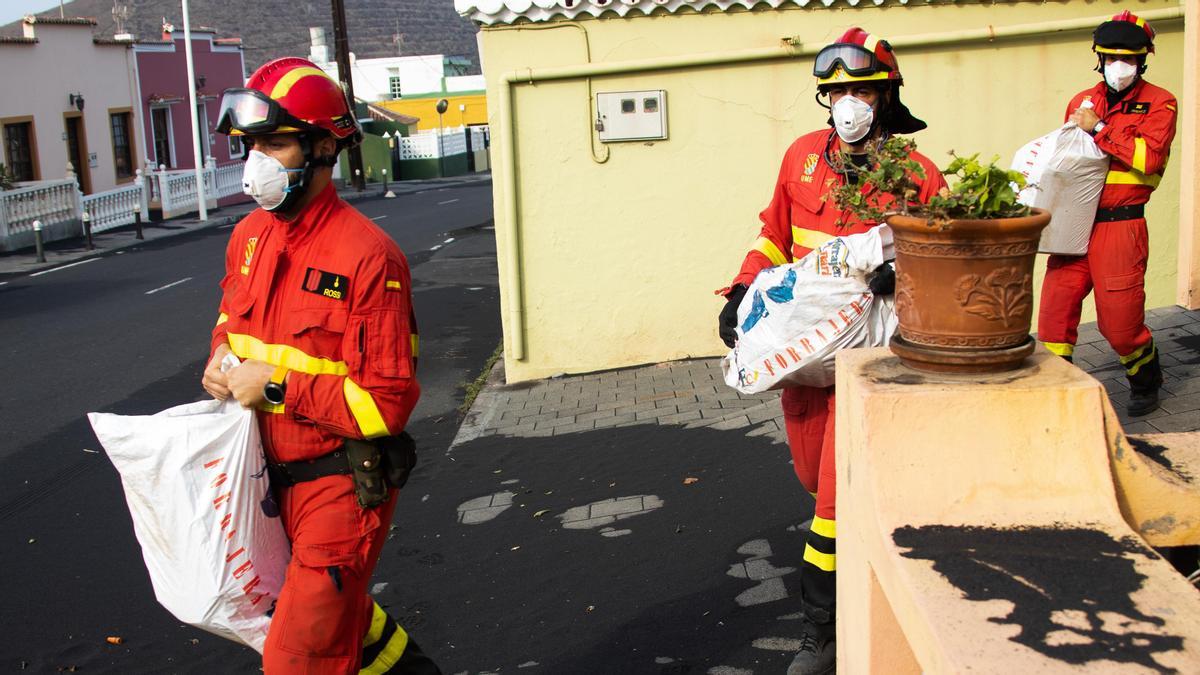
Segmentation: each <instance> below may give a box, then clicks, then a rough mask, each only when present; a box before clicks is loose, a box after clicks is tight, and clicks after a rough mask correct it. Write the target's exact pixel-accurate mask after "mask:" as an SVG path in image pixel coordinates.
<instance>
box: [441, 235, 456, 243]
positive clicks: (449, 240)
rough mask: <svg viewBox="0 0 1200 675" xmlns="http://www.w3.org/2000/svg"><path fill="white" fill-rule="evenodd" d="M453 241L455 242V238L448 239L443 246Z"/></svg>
mask: <svg viewBox="0 0 1200 675" xmlns="http://www.w3.org/2000/svg"><path fill="white" fill-rule="evenodd" d="M452 241H454V237H450V238H449V239H447V240H446V241H443V242H442V243H443V244H449V243H450V242H452Z"/></svg>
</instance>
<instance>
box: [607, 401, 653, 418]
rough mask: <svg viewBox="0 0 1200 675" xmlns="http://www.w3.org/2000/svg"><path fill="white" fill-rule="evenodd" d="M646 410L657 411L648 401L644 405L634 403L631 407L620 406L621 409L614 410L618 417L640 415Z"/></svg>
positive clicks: (651, 402)
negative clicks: (632, 414)
mask: <svg viewBox="0 0 1200 675" xmlns="http://www.w3.org/2000/svg"><path fill="white" fill-rule="evenodd" d="M597 408H599V406H597ZM647 410H657V408H656V407H655V405H654V401H648V402H646V403H635V404H633V405H627V406H622V407H619V408H616V411H617V414H618V415H628V414H630V413H640V412H645V411H647Z"/></svg>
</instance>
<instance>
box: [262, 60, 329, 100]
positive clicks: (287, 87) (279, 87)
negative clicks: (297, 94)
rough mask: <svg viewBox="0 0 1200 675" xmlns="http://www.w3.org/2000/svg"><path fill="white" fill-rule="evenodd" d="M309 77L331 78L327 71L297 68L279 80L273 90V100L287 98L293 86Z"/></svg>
mask: <svg viewBox="0 0 1200 675" xmlns="http://www.w3.org/2000/svg"><path fill="white" fill-rule="evenodd" d="M309 75H319V76H321V77H326V78H327V77H329V76H328V75H326V74H325V71H323V70H321V69H320V68H297V69H295V70H289V71H288V73H287V74H286V75H284V76H283V77H281V78H279V81H278V82H276V83H275V86H274V87H272V88H271V98H273V99H279V98H280V97H282V96H287V93H288V92H289V91H291V90H292V86H293V85H295V84H296V82H298V81H299V80H300V78H302V77H307V76H309Z"/></svg>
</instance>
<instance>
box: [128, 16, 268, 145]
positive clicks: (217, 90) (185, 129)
mask: <svg viewBox="0 0 1200 675" xmlns="http://www.w3.org/2000/svg"><path fill="white" fill-rule="evenodd" d="M172 35H173V39H172V40H171V41H170V42H169V43H165V44H140V45H137V46H136V47H135V48H134V51H135V53H136V54H137V69H138V82H139V86H140V91H139V94H138V98H139V101H140V104H141V106H142V112H141V115H142V118H143V123H142V132H141V133H142V137H141V138H140V139H139V147H144V148H145V151H144V152H143V153H142V155H141V156H140V157H141V158H142V160H141V161H144V162H146V163H154V164H166V165H167V167H168V168H172V169H191V168H195V166H196V163H195V160H194V157H195V155H194V153H195V146H196V143H195V141H194V138H195V137H194V135H193V134H192V118H191V111H190V104H189V102H188V81H187V55H186V53H185V46H184V41H183V31H175V32H174V33H173V34H172ZM192 58H193V60H194V61H195V70H196V78H197V79H199V78H200V77H203V78H204V85H203V86H202V87H200V88H199V89H198V90H197V92H196V95H197V103H201V102H202V103H203V104H204V107H205V119H204V120H202V122H203V123H204V125H205V128H206V130H207V137H208V147H206V148H201V151H202V153H203V156H204V157H209V156H211V157H214V158H216V160H217V163H218V164H226V163H228V162H229V161H230V160H231V159H233V158H231V157H230V153H229V139H228V138H227V137H226V136H223V135H221V134H218V133H217V132H216V127H217V121H218V120H217V115H218V112H219V108H220V105H221V92H223V91H225V90H226V89H228V88H230V87H241V86H243V85H244V84H245V74H244V73H243V70H244V64H243V60H242V50H241V48H239V47H236V46H227V45H214V44H213V34H212V33H206V32H195V31H193V33H192ZM152 98H159V99H161V98H166V99H168V101H169V102H167V103H163V104H154V103H153V101H152V100H151V99H152ZM159 105H165V106H167V107H169V108H170V111H171V113H170V115H171V138H172V151H173V152H172V155H173V157H172V158H170V159H168V158H163V157H156V156H155V150H154V141H153V138H154V135H153V134H154V130H153V128H152V126H151V125H152V124H153V119H152V117H151V113H150V109H151V107H159ZM237 158H240V156H239V157H237ZM141 161H140V162H139V165H140V164H141Z"/></svg>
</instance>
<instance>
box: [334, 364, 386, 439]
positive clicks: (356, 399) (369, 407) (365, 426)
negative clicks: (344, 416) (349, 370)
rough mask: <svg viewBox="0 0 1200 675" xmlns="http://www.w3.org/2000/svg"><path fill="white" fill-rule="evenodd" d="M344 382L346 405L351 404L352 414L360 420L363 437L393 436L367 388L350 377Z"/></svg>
mask: <svg viewBox="0 0 1200 675" xmlns="http://www.w3.org/2000/svg"><path fill="white" fill-rule="evenodd" d="M342 382H343V384H342V393H343V394H345V396H346V405H348V406H350V414H351V415H354V421H356V422H358V428H359V430H360V431H362V435H363V438H382V437H383V436H391V435H392V434H391V432H389V431H388V428H387V423H386V422H384V421H383V415H380V414H379V408H378V407H376V406H375V399H373V398H371V395H370V394H369V393H367V390H365V389H363V388H362V387H360V386H358V385H357V384H355V383H354V380H351V379H350V378H348V377H347V378H346V379H345V380H343V381H342Z"/></svg>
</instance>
